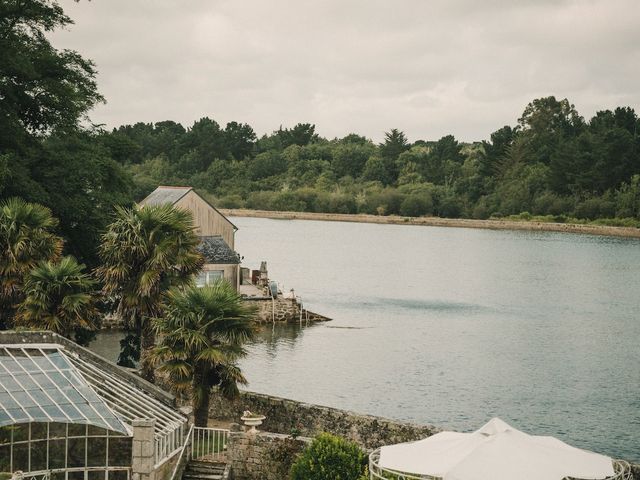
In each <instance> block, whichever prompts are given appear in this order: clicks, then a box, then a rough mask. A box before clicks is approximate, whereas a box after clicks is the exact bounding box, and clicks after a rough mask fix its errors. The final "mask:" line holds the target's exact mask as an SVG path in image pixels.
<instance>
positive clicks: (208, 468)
mask: <svg viewBox="0 0 640 480" xmlns="http://www.w3.org/2000/svg"><path fill="white" fill-rule="evenodd" d="M225 466H226V465H225V464H224V463H217V464H209V465H187V468H186V469H185V470H186V472H188V473H209V472H213V471H215V472H217V471H224V468H225Z"/></svg>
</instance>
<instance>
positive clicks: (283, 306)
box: [247, 297, 331, 323]
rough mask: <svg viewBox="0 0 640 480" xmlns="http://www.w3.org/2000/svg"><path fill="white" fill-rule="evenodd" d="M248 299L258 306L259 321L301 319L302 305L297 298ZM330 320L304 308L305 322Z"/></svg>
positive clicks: (297, 320)
mask: <svg viewBox="0 0 640 480" xmlns="http://www.w3.org/2000/svg"><path fill="white" fill-rule="evenodd" d="M247 301H248V302H251V303H252V304H255V305H256V306H257V307H258V314H257V321H258V322H259V323H271V322H273V321H274V319H275V321H276V322H289V323H295V322H299V321H300V309H301V308H302V307H301V305H300V304H299V303H298V302H297V301H296V300H295V299H291V298H283V297H278V298H276V299H275V301H273V300H271V298H260V299H255V300H252V299H248V300H247ZM329 320H331V319H330V318H327V317H325V316H323V315H319V314H317V313H314V312H310V311H308V310H306V309H304V308H302V321H303V322H306V321H309V322H326V321H329Z"/></svg>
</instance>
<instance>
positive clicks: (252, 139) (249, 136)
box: [224, 122, 257, 160]
mask: <svg viewBox="0 0 640 480" xmlns="http://www.w3.org/2000/svg"><path fill="white" fill-rule="evenodd" d="M256 138H257V137H256V132H254V131H253V128H251V126H250V125H247V124H246V123H238V122H229V123H227V126H226V127H225V129H224V141H225V146H226V149H227V151H228V152H229V153H230V154H231V156H232V157H233V158H235V159H236V160H243V159H245V158H247V157H249V156H250V155H251V153H252V152H253V148H254V146H255V143H256Z"/></svg>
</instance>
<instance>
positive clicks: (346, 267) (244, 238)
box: [94, 217, 640, 461]
mask: <svg viewBox="0 0 640 480" xmlns="http://www.w3.org/2000/svg"><path fill="white" fill-rule="evenodd" d="M231 220H232V221H233V222H234V223H235V224H236V225H237V226H238V227H239V231H238V232H237V234H236V250H237V251H238V252H240V253H241V255H243V256H244V261H243V263H244V264H245V265H247V266H249V267H251V268H258V267H259V265H260V261H261V260H267V261H268V265H269V274H270V277H271V278H272V279H274V280H277V281H278V282H279V283H280V284H282V285H283V286H284V288H285V289H286V290H288V289H289V288H291V287H295V291H296V294H297V295H300V296H301V297H302V300H303V302H304V304H305V306H306V307H308V308H309V309H310V310H313V311H315V312H318V313H321V314H323V315H327V316H329V317H331V318H333V319H334V320H333V321H332V322H329V323H327V324H322V325H312V326H308V327H305V326H302V327H301V326H298V325H293V326H286V327H282V326H277V327H275V329H272V328H271V327H268V328H266V329H265V330H264V331H263V332H262V333H261V334H260V336H259V339H258V340H257V341H256V342H255V343H254V344H252V345H251V346H250V348H249V350H250V354H249V356H248V357H247V358H246V359H244V360H243V361H242V369H243V370H244V372H245V373H246V376H247V377H248V379H249V380H250V385H249V387H248V388H249V389H250V390H254V391H257V392H262V393H268V394H272V395H278V396H284V397H289V398H293V399H296V400H302V401H307V402H312V403H318V404H323V405H329V406H334V407H339V408H345V409H350V410H355V411H359V412H363V413H370V414H374V415H381V416H385V417H390V418H395V419H400V420H407V421H412V422H419V423H430V424H435V425H437V426H440V427H443V428H448V429H456V430H464V431H468V430H473V429H475V428H477V427H479V426H481V425H482V424H483V423H484V422H486V421H487V420H489V419H490V418H491V417H494V416H499V417H501V418H502V419H503V420H505V421H507V422H508V423H511V424H513V425H514V426H515V427H517V428H520V429H522V430H524V431H526V432H530V433H536V434H549V435H554V436H557V437H558V438H560V439H562V440H565V441H567V442H569V443H571V444H573V445H575V446H579V447H583V448H588V449H591V450H595V451H598V452H602V453H607V454H609V455H612V456H614V457H618V458H626V459H629V460H635V461H640V345H639V343H640V315H639V312H640V240H637V239H635V240H634V239H620V238H610V237H596V236H579V235H572V234H560V233H540V232H510V231H490V230H474V229H461V228H438V227H422V226H402V225H374V224H356V223H338V222H320V221H302V220H270V219H258V218H237V217H236V218H231ZM114 341H115V337H114V336H113V335H111V334H107V335H103V336H102V338H101V340H100V341H99V342H97V345H96V346H95V347H94V348H96V349H97V350H99V351H101V352H102V353H104V354H105V355H108V356H111V357H112V358H113V353H112V352H113V349H112V348H111V347H112V346H113V345H114Z"/></svg>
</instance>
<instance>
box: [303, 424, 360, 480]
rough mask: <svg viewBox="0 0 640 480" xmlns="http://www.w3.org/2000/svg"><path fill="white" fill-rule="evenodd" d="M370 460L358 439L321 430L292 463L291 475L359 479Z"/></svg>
mask: <svg viewBox="0 0 640 480" xmlns="http://www.w3.org/2000/svg"><path fill="white" fill-rule="evenodd" d="M366 461H367V457H366V455H365V453H364V452H363V451H362V450H360V448H359V447H358V446H357V445H356V444H355V443H353V442H350V441H349V440H345V439H344V438H340V437H336V436H335V435H331V434H329V433H321V434H320V435H318V436H317V437H316V438H315V439H314V440H313V442H312V443H311V445H309V446H308V447H307V448H306V449H305V450H304V451H303V452H302V455H300V457H298V459H297V460H296V462H295V463H294V464H293V465H292V466H291V479H292V480H358V479H359V478H361V476H362V474H363V472H364V469H365V466H366Z"/></svg>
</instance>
